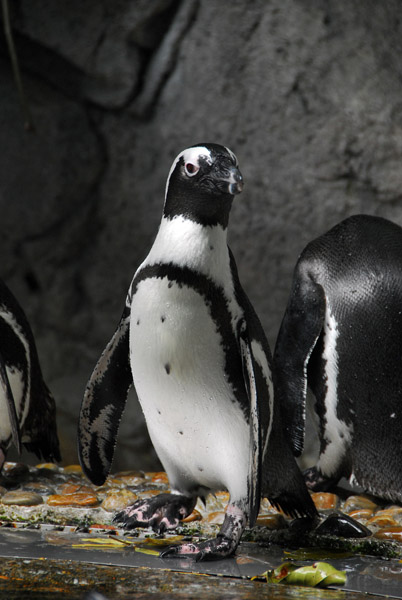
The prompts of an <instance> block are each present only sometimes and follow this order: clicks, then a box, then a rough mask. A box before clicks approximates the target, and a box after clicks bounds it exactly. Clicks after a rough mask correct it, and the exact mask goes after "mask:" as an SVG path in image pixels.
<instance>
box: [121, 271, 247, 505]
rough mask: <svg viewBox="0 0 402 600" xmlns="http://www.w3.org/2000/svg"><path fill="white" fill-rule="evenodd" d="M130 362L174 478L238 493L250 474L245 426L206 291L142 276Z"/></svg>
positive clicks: (155, 439)
mask: <svg viewBox="0 0 402 600" xmlns="http://www.w3.org/2000/svg"><path fill="white" fill-rule="evenodd" d="M130 361H131V368H132V373H133V380H134V385H135V388H136V390H137V394H138V397H139V400H140V403H141V406H142V409H143V412H144V415H145V418H146V421H147V425H148V429H149V432H150V435H151V438H152V441H153V444H154V446H155V449H156V451H157V453H158V455H159V458H160V459H161V461H162V463H163V465H164V467H165V469H166V470H167V472H168V475H169V478H170V480H171V484H172V485H173V486H177V487H178V488H183V487H186V486H187V487H188V488H190V487H191V486H193V487H194V486H196V485H200V486H201V487H202V486H204V487H205V488H212V489H217V488H222V487H225V488H227V489H229V488H231V489H232V492H233V493H234V494H235V495H236V493H235V492H234V488H237V487H239V488H240V487H244V485H245V479H246V478H247V471H248V455H249V452H248V444H249V434H248V426H247V424H246V422H245V420H244V416H243V414H242V411H241V408H240V407H239V405H238V404H237V402H236V401H235V396H234V392H233V389H232V387H231V385H230V382H229V381H228V376H227V374H226V373H225V352H224V346H223V340H222V338H221V335H220V333H219V331H218V328H217V324H216V323H215V322H214V321H213V319H212V318H211V314H210V310H209V307H208V306H207V304H206V303H205V301H204V298H203V297H202V296H201V295H200V294H199V293H197V292H196V291H195V290H194V289H192V288H190V287H187V286H179V285H178V284H177V283H174V282H170V281H169V279H168V278H167V277H164V278H156V277H154V278H149V279H145V280H143V281H141V282H140V283H139V284H138V288H137V290H136V293H135V295H134V297H133V301H132V306H131V324H130ZM236 469H237V472H238V473H237V475H234V471H236ZM240 480H241V484H240V483H238V481H240Z"/></svg>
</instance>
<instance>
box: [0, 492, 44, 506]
mask: <svg viewBox="0 0 402 600" xmlns="http://www.w3.org/2000/svg"><path fill="white" fill-rule="evenodd" d="M1 502H2V504H7V505H9V506H10V505H13V504H15V505H17V506H37V505H39V504H43V498H42V496H40V495H39V494H36V493H35V492H26V491H25V490H15V491H11V492H7V493H6V494H4V496H2V498H1Z"/></svg>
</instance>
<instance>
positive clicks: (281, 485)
mask: <svg viewBox="0 0 402 600" xmlns="http://www.w3.org/2000/svg"><path fill="white" fill-rule="evenodd" d="M242 188H243V179H242V176H241V174H240V171H239V168H238V165H237V159H236V157H235V156H234V154H233V153H232V152H231V151H230V150H228V149H227V148H225V147H223V146H220V145H217V144H200V145H197V146H194V147H191V148H188V149H187V150H185V151H183V152H181V153H180V154H179V155H178V157H177V158H176V159H175V161H174V162H173V165H172V167H171V170H170V173H169V176H168V180H167V185H166V197H165V204H164V208H163V216H162V221H161V224H160V227H159V231H158V234H157V236H156V239H155V242H154V244H153V246H152V248H151V250H150V252H149V254H148V256H147V258H146V259H145V261H144V262H143V263H142V264H141V266H140V267H139V269H138V270H137V272H136V273H135V275H134V279H133V281H132V283H131V286H130V289H129V292H128V295H127V300H126V304H125V308H124V311H123V315H122V318H121V320H120V323H119V325H118V327H117V330H116V332H115V333H114V335H113V337H112V339H111V340H110V342H109V343H108V345H107V346H106V349H105V350H104V352H103V354H102V356H101V357H100V359H99V361H98V364H97V365H96V367H95V369H94V372H93V374H92V376H91V378H90V380H89V382H88V385H87V388H86V391H85V395H84V399H83V403H82V407H81V413H80V418H79V431H78V440H79V456H80V461H81V464H82V467H83V470H84V472H85V473H86V474H87V476H88V477H89V479H90V480H91V481H92V482H94V483H95V484H97V485H101V484H102V483H103V482H104V481H105V479H106V477H107V475H108V473H109V471H110V467H111V463H112V459H113V452H114V446H115V441H116V435H117V430H118V426H119V422H120V419H121V415H122V412H123V409H124V405H125V402H126V398H127V393H128V390H129V388H130V386H131V384H132V383H133V382H134V386H135V388H136V391H137V395H138V398H139V401H140V403H141V406H142V410H143V413H144V416H145V419H146V423H147V427H148V430H149V434H150V437H151V440H152V443H153V445H154V447H155V450H156V452H157V454H158V456H159V458H160V460H161V462H162V464H163V466H164V468H165V470H166V472H167V475H168V478H169V482H170V486H171V490H172V492H171V493H170V494H160V495H158V496H156V497H154V498H149V499H146V500H139V501H137V502H135V503H134V504H133V505H132V506H129V507H128V508H126V509H125V510H124V511H122V512H120V513H119V514H117V515H116V517H115V520H116V521H117V522H121V523H122V524H123V525H124V526H126V527H129V528H130V527H148V526H151V527H152V528H153V529H154V530H155V531H157V532H159V533H162V532H164V531H165V530H167V529H173V528H175V527H176V526H177V525H178V524H179V521H180V520H181V519H183V518H185V517H186V516H187V515H189V514H190V513H191V511H192V510H193V508H194V506H195V504H196V501H197V497H198V496H199V497H201V498H203V497H205V496H206V495H207V494H208V493H210V492H214V491H216V490H221V489H226V490H228V491H229V494H230V500H229V504H228V506H227V509H226V514H225V520H224V523H223V525H222V528H221V530H220V532H219V534H218V536H217V537H216V538H215V539H211V540H207V541H206V542H202V543H199V544H193V543H187V544H182V545H180V546H175V547H170V548H168V549H167V550H166V551H165V552H164V553H163V556H177V555H180V556H181V555H185V556H192V557H195V558H196V559H197V560H200V559H203V558H209V559H213V558H222V557H225V556H228V555H230V554H232V553H233V552H234V551H235V549H236V547H237V545H238V542H239V540H240V537H241V534H242V532H243V530H244V527H245V525H246V523H247V521H249V522H250V524H251V525H253V524H254V522H255V520H256V518H257V514H258V510H259V505H260V498H261V494H264V495H266V496H267V497H268V498H269V499H270V501H271V502H272V503H273V504H274V505H275V506H278V507H281V508H282V509H283V510H284V511H285V512H287V513H288V514H289V515H292V516H297V515H310V516H313V515H314V514H315V507H314V504H313V503H312V501H311V498H310V495H309V493H308V491H307V488H306V486H305V484H304V481H303V477H302V474H301V473H300V471H299V470H298V467H297V465H296V463H295V460H294V458H293V456H292V453H291V450H290V447H289V445H288V444H287V443H286V441H285V439H284V435H283V431H282V426H281V421H280V413H279V411H278V408H277V406H276V404H275V403H274V398H273V387H272V377H271V368H270V364H271V356H270V350H269V347H268V342H267V340H266V338H265V335H264V333H263V330H262V327H261V325H260V322H259V320H258V318H257V316H256V314H255V312H254V310H253V308H252V306H251V304H250V302H249V300H248V299H247V297H246V295H245V293H244V291H243V290H242V288H241V286H240V283H239V279H238V276H237V270H236V265H235V261H234V258H233V256H232V254H231V252H230V250H229V248H228V246H227V225H228V219H229V212H230V208H231V205H232V200H233V197H234V195H235V194H238V193H240V192H241V191H242Z"/></svg>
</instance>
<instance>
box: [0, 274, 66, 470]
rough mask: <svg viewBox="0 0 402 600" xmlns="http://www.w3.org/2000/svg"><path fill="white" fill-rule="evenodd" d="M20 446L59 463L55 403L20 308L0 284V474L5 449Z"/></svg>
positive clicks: (0, 282) (18, 447)
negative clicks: (12, 444) (12, 445)
mask: <svg viewBox="0 0 402 600" xmlns="http://www.w3.org/2000/svg"><path fill="white" fill-rule="evenodd" d="M11 443H14V445H15V446H16V448H17V450H18V451H19V452H20V451H21V445H22V444H24V446H25V447H26V449H27V450H29V451H32V452H34V453H35V454H36V455H37V457H38V458H39V459H44V460H49V461H51V460H56V461H59V460H60V451H59V442H58V438H57V428H56V408H55V402H54V399H53V397H52V395H51V394H50V391H49V389H48V387H47V386H46V384H45V382H44V380H43V377H42V372H41V368H40V365H39V358H38V353H37V350H36V346H35V341H34V337H33V334H32V331H31V328H30V326H29V323H28V321H27V318H26V316H25V314H24V311H23V310H22V308H21V306H20V305H19V303H18V302H17V300H16V299H15V297H14V296H13V294H12V293H11V292H10V290H9V289H8V287H7V286H6V285H5V283H4V282H3V281H2V280H0V471H1V468H2V466H3V464H4V461H5V459H6V453H7V449H8V448H9V447H10V445H11Z"/></svg>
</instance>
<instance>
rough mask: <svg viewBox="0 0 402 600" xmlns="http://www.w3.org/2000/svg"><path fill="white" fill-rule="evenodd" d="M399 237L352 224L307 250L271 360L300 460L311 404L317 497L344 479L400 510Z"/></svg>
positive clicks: (382, 223)
mask: <svg viewBox="0 0 402 600" xmlns="http://www.w3.org/2000/svg"><path fill="white" fill-rule="evenodd" d="M401 257H402V229H401V227H399V226H398V225H396V224H395V223H392V222H390V221H388V220H386V219H383V218H380V217H375V216H369V215H355V216H352V217H350V218H348V219H346V220H344V221H342V222H340V223H339V224H337V225H336V226H335V227H333V228H332V229H330V230H329V231H328V232H327V233H325V234H324V235H322V236H320V237H318V238H317V239H315V240H314V241H312V242H310V243H309V244H308V245H307V246H306V248H305V249H304V250H303V252H302V253H301V255H300V257H299V259H298V261H297V264H296V267H295V270H294V275H293V282H292V286H291V292H290V296H289V301H288V304H287V308H286V311H285V314H284V317H283V320H282V323H281V326H280V330H279V334H278V337H277V341H276V346H275V351H274V372H275V379H276V390H277V394H278V402H279V403H280V405H281V409H282V411H283V415H286V416H285V419H284V421H285V422H284V425H285V431H286V436H287V439H288V441H289V442H290V443H291V445H292V448H293V451H294V454H295V455H296V456H298V455H300V453H301V452H302V450H303V444H304V433H305V415H306V392H307V387H309V388H310V389H311V391H312V393H313V394H314V397H315V411H316V413H317V416H318V425H319V441H320V448H319V456H318V460H317V463H316V464H315V465H314V466H312V467H311V468H309V469H307V470H306V472H305V478H306V482H307V485H308V487H309V488H310V489H311V490H314V491H319V490H328V489H331V488H332V487H333V486H334V485H336V484H337V482H338V481H339V480H340V479H341V478H342V477H345V478H346V479H349V481H350V483H351V484H352V485H358V486H360V487H361V488H363V489H364V490H365V491H366V492H368V493H370V494H372V495H375V496H378V497H381V498H384V499H386V500H390V501H391V502H398V503H401V502H402V461H401V459H400V451H401V448H402V258H401Z"/></svg>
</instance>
